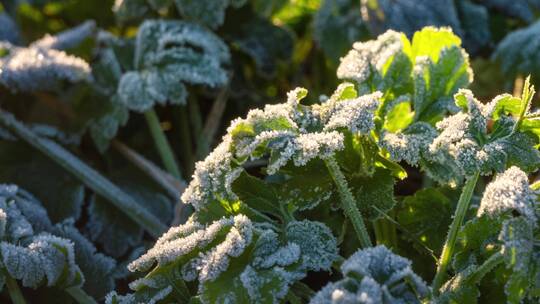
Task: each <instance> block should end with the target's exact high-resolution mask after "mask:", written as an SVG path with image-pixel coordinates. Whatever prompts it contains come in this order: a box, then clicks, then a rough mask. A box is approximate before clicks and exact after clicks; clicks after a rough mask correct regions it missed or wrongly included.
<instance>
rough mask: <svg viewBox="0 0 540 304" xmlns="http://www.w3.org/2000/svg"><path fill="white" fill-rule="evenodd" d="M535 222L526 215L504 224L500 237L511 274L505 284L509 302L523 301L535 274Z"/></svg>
mask: <svg viewBox="0 0 540 304" xmlns="http://www.w3.org/2000/svg"><path fill="white" fill-rule="evenodd" d="M532 228H533V224H531V223H530V222H529V221H528V219H526V218H524V217H519V218H513V219H510V220H508V221H506V222H505V223H504V224H503V227H502V230H501V234H500V235H499V239H500V240H501V241H502V243H503V249H502V252H503V255H504V258H505V263H506V266H507V268H509V269H510V271H511V275H510V277H509V278H508V281H507V282H506V285H505V293H506V295H507V297H508V298H507V300H508V303H521V301H522V300H523V298H524V297H525V296H526V294H527V290H528V288H529V286H530V280H531V278H532V277H533V276H534V266H533V265H532V263H531V262H532V258H533V257H532V255H533V252H534V250H535V248H534V242H535V241H537V240H535V238H534V235H533V229H532Z"/></svg>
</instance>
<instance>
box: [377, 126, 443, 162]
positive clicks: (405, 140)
mask: <svg viewBox="0 0 540 304" xmlns="http://www.w3.org/2000/svg"><path fill="white" fill-rule="evenodd" d="M407 131H410V132H407ZM436 136H437V132H436V131H435V129H433V128H432V127H431V126H430V125H429V124H427V123H424V122H418V123H415V124H414V125H411V126H410V127H409V128H408V130H406V132H402V133H391V132H383V134H382V136H381V141H380V144H381V146H383V147H384V148H385V149H386V150H387V151H388V152H389V153H390V157H391V158H392V159H393V160H395V161H402V160H404V161H406V162H407V163H408V164H409V165H411V166H416V165H418V162H419V161H420V157H421V155H422V153H424V152H426V151H427V149H428V147H429V145H430V144H431V142H432V141H433V139H434V138H435V137H436Z"/></svg>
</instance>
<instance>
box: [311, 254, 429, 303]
mask: <svg viewBox="0 0 540 304" xmlns="http://www.w3.org/2000/svg"><path fill="white" fill-rule="evenodd" d="M341 271H342V273H343V275H344V278H343V279H342V280H340V281H337V282H333V283H329V284H328V285H327V286H325V287H323V289H321V290H320V291H319V292H318V293H317V294H316V295H315V297H313V298H312V299H311V301H310V303H311V304H331V303H336V304H337V303H366V304H367V303H421V302H422V300H423V299H424V298H425V297H427V295H428V294H429V287H427V285H426V283H425V282H424V281H423V280H422V279H421V278H420V277H419V276H418V275H416V274H415V273H414V272H413V270H412V269H411V261H409V260H407V259H405V258H403V257H401V256H398V255H395V254H393V253H392V252H391V251H390V250H388V249H387V248H386V247H384V246H377V247H373V248H368V249H363V250H359V251H357V252H356V253H354V254H353V255H352V256H350V257H349V258H348V259H347V260H346V261H345V262H343V264H342V265H341Z"/></svg>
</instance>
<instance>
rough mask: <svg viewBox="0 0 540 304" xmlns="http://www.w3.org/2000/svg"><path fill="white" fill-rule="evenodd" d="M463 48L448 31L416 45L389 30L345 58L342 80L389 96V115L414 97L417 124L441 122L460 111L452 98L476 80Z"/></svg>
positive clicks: (431, 33) (426, 34)
mask: <svg viewBox="0 0 540 304" xmlns="http://www.w3.org/2000/svg"><path fill="white" fill-rule="evenodd" d="M460 45H461V40H460V39H459V38H458V37H457V36H455V35H454V34H453V33H452V31H451V30H450V29H447V28H442V29H436V28H432V27H426V28H424V29H422V30H421V31H419V32H416V33H415V34H414V36H413V38H412V41H409V40H408V39H407V37H406V36H405V34H403V33H397V32H394V31H392V30H389V31H387V32H386V33H384V34H382V35H380V36H379V37H377V39H376V40H371V41H367V42H356V43H355V44H354V45H353V49H352V50H351V51H349V53H348V54H347V55H346V56H345V57H343V58H342V59H341V64H340V66H339V67H338V70H337V75H338V78H340V79H349V80H353V81H355V82H356V83H357V86H358V88H359V91H360V92H361V93H367V92H373V91H374V90H379V91H381V92H383V93H384V98H383V103H382V110H383V111H387V109H386V107H387V105H393V106H395V105H396V104H398V103H399V102H401V101H402V100H401V99H402V98H405V97H407V95H408V96H410V97H408V98H410V100H411V103H412V106H413V110H414V120H415V121H418V120H422V121H428V122H436V121H437V120H439V119H440V118H441V117H442V115H443V114H445V113H447V112H448V111H450V110H452V109H454V107H453V105H452V95H453V94H454V93H456V92H457V90H458V89H459V88H463V87H466V86H467V85H468V84H469V83H470V82H471V81H472V71H471V70H470V67H469V59H468V55H467V53H465V51H464V50H463V49H462V48H461V47H460ZM390 109H391V107H390Z"/></svg>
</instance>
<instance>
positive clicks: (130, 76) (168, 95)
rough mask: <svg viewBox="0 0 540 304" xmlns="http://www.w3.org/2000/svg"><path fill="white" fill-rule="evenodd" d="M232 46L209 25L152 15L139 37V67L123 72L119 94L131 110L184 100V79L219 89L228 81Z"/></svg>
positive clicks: (137, 61) (136, 56)
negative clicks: (230, 47)
mask: <svg viewBox="0 0 540 304" xmlns="http://www.w3.org/2000/svg"><path fill="white" fill-rule="evenodd" d="M229 59H230V55H229V50H228V48H227V46H226V45H225V44H224V43H223V41H221V40H220V39H219V38H218V37H217V36H215V35H214V34H213V33H211V32H209V31H208V30H206V29H205V28H203V27H201V26H199V25H197V24H193V23H189V22H184V21H165V20H147V21H145V22H143V24H141V26H140V27H139V31H138V33H137V39H136V42H135V57H134V62H133V66H134V67H135V71H129V72H127V73H125V74H123V75H122V77H121V79H120V82H119V84H118V89H117V93H118V96H119V100H120V102H122V103H123V104H125V105H126V106H127V107H128V108H129V109H131V110H135V111H139V112H144V111H146V110H148V109H150V108H152V107H153V106H154V104H155V103H157V104H165V103H167V102H169V103H172V104H184V103H185V102H186V97H187V89H186V87H185V85H184V83H189V84H204V85H207V86H209V87H212V88H215V87H218V86H221V85H223V84H225V83H226V82H227V81H228V74H227V72H226V71H225V69H224V65H225V64H227V63H228V62H229Z"/></svg>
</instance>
